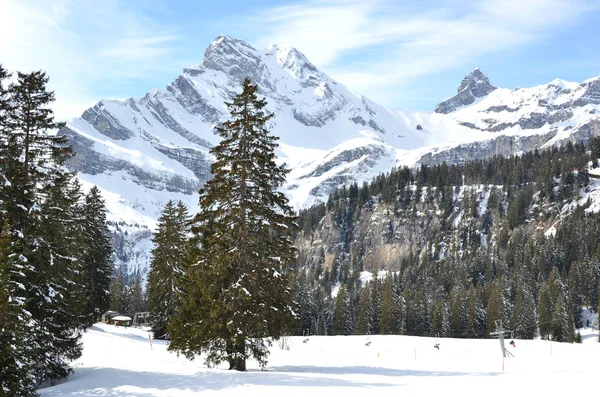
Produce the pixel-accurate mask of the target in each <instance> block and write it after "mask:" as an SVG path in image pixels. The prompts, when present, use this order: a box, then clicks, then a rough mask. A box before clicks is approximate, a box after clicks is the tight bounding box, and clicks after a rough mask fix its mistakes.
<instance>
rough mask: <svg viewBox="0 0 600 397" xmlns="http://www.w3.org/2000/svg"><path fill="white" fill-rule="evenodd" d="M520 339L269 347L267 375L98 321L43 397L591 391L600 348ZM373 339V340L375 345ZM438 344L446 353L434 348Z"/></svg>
mask: <svg viewBox="0 0 600 397" xmlns="http://www.w3.org/2000/svg"><path fill="white" fill-rule="evenodd" d="M582 336H583V343H582V344H566V343H556V342H549V341H541V340H515V342H516V346H515V347H511V346H510V345H508V343H507V346H508V348H509V351H510V352H511V353H512V354H513V355H514V357H510V358H506V359H505V360H504V368H503V360H502V355H501V352H500V347H499V343H498V341H497V340H493V339H487V340H470V339H443V338H440V339H436V338H423V337H410V336H395V335H389V336H371V337H365V336H311V337H310V338H308V341H307V342H306V343H303V342H302V340H303V339H304V338H302V337H290V338H289V339H288V342H289V346H290V349H289V350H282V349H280V348H279V347H278V345H277V344H274V345H273V347H272V348H271V356H270V359H269V366H268V368H267V371H260V370H259V367H258V365H257V363H256V362H254V361H250V362H249V363H248V371H247V372H243V373H240V372H235V371H228V370H226V368H225V367H224V366H222V367H219V368H213V369H209V368H206V367H205V366H204V365H203V364H202V362H203V361H202V359H201V358H198V359H196V360H194V361H187V360H186V359H185V358H183V357H177V356H176V355H175V354H172V353H169V352H167V351H166V348H167V343H166V342H163V341H153V343H152V348H151V347H150V343H149V340H148V332H146V331H143V330H141V329H134V328H123V327H118V328H117V327H114V326H112V325H105V324H97V325H95V326H94V327H92V328H91V329H90V330H88V331H87V332H86V334H85V335H84V337H83V343H84V349H83V356H82V357H81V358H80V359H79V360H77V362H76V363H75V373H74V375H72V376H71V377H69V378H68V379H67V380H66V381H65V382H64V383H61V384H59V385H56V386H53V387H49V388H45V389H41V390H40V393H41V395H42V397H55V396H71V397H81V396H89V397H99V396H111V397H112V396H123V397H150V396H157V397H166V396H177V397H179V396H182V397H185V396H232V395H247V396H261V397H267V396H277V397H280V396H299V395H309V396H331V395H334V396H363V397H364V396H365V393H371V394H372V395H377V396H399V395H403V396H446V395H450V396H483V395H485V396H511V395H523V393H525V392H526V391H529V392H531V393H533V394H534V395H544V396H570V395H593V394H594V386H593V385H594V380H595V379H596V376H597V374H598V357H599V356H600V343H598V342H597V338H598V335H597V331H595V330H592V329H584V330H582ZM369 342H370V343H369ZM437 342H439V343H440V349H439V350H436V349H434V348H433V345H434V344H435V343H437Z"/></svg>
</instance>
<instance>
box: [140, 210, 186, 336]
mask: <svg viewBox="0 0 600 397" xmlns="http://www.w3.org/2000/svg"><path fill="white" fill-rule="evenodd" d="M188 223H189V215H188V211H187V208H186V207H185V205H184V204H183V203H182V202H181V201H179V202H178V203H174V202H173V201H169V202H168V203H167V204H166V205H165V208H164V210H163V212H162V214H161V216H160V217H159V218H158V228H157V231H156V233H155V235H154V238H153V242H154V248H153V249H152V261H151V262H150V271H149V272H148V286H147V288H148V306H149V307H148V308H149V310H150V316H151V320H150V324H151V327H152V332H153V333H154V337H155V338H157V339H169V333H168V331H167V327H168V325H169V323H170V322H171V317H173V315H174V314H175V310H176V309H177V307H178V306H179V297H178V293H177V287H176V285H177V281H176V278H177V277H178V275H181V274H185V272H186V260H187V253H186V251H187V247H186V246H187V238H188V236H187V234H188V230H189V225H188Z"/></svg>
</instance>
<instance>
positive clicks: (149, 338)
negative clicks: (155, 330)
mask: <svg viewBox="0 0 600 397" xmlns="http://www.w3.org/2000/svg"><path fill="white" fill-rule="evenodd" d="M148 341H150V350H154V349H152V335H151V334H150V332H148Z"/></svg>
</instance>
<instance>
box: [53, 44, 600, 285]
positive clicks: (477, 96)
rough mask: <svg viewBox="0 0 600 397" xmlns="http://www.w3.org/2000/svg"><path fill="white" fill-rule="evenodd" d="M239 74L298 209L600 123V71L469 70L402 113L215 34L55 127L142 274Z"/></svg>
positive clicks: (283, 58)
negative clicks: (171, 74)
mask: <svg viewBox="0 0 600 397" xmlns="http://www.w3.org/2000/svg"><path fill="white" fill-rule="evenodd" d="M245 77H249V78H250V79H251V80H252V81H253V82H255V83H257V84H258V88H259V94H260V95H262V96H264V97H265V98H266V100H267V102H268V105H267V109H266V110H267V111H269V112H273V113H274V115H275V116H274V117H273V119H271V125H270V126H269V128H270V130H271V132H272V134H273V135H275V136H278V137H279V138H280V141H279V142H280V145H279V148H278V150H277V151H276V154H277V156H278V161H279V162H281V163H284V162H285V163H287V166H288V167H289V168H290V169H291V172H290V173H289V174H288V179H287V183H286V184H285V186H284V191H285V193H286V195H287V196H288V198H289V199H290V203H291V204H292V205H293V206H295V207H296V208H298V209H300V208H303V207H307V206H310V205H312V204H314V203H316V202H319V201H326V200H327V198H328V196H329V194H330V193H331V192H333V191H334V189H336V188H338V187H341V186H348V185H350V184H353V183H357V184H359V185H361V184H362V183H363V182H369V181H371V180H372V179H373V178H374V177H376V176H378V175H380V174H381V173H386V172H389V171H390V170H391V169H392V168H393V167H395V166H403V165H408V166H414V165H418V164H439V163H441V162H443V161H446V162H456V161H465V160H466V159H484V158H486V157H489V156H492V155H494V154H503V155H511V154H514V153H519V152H523V151H526V150H531V149H534V148H536V147H542V146H544V145H546V146H547V145H554V144H559V143H560V142H562V141H564V140H566V139H579V140H585V139H589V137H590V136H591V135H593V134H595V133H596V132H594V131H598V128H597V124H593V123H594V122H595V120H597V119H598V114H599V113H600V100H599V99H598V98H600V96H599V94H598V93H599V92H600V89H599V88H598V87H599V86H600V84H599V83H598V81H599V80H598V79H591V80H588V81H586V82H584V83H583V84H578V83H569V82H560V84H558V83H556V82H555V83H553V84H548V85H544V86H538V87H533V88H527V89H516V90H508V89H503V88H496V87H494V86H492V85H491V84H490V82H489V79H488V78H487V77H486V76H485V75H484V74H483V73H482V72H481V71H480V70H478V69H475V70H473V71H472V72H471V73H469V74H468V75H467V76H465V78H464V79H463V80H462V82H461V84H460V86H459V90H458V93H457V94H456V95H455V96H454V97H452V98H450V99H448V100H446V101H444V102H442V103H440V104H439V105H438V106H437V107H436V110H435V112H408V111H403V110H395V109H390V108H387V107H384V106H381V105H379V104H377V103H375V102H373V101H371V100H370V99H368V98H366V97H364V96H362V95H360V94H357V93H356V92H354V91H352V90H350V89H349V88H348V87H346V86H345V85H343V84H341V83H340V82H338V81H336V80H334V79H332V78H331V77H329V76H327V75H326V74H325V73H323V72H321V71H320V70H319V69H318V68H317V67H316V66H315V65H313V64H312V63H311V62H310V61H309V60H308V59H307V58H306V56H304V55H303V54H302V53H301V52H300V51H298V50H297V49H295V48H292V47H288V46H284V45H275V44H274V45H271V46H269V47H268V48H267V49H265V50H264V51H260V50H257V49H255V48H254V47H252V46H251V45H250V44H248V43H246V42H245V41H243V40H239V39H235V38H232V37H230V36H227V35H220V36H218V37H217V38H216V39H215V40H214V41H213V42H212V43H210V45H209V46H208V47H207V49H206V52H205V54H204V59H203V60H202V62H200V63H199V64H196V65H193V66H191V67H188V68H185V69H184V70H183V73H182V74H181V75H179V76H177V77H176V78H175V79H174V81H173V82H172V83H171V84H169V85H167V86H166V87H165V88H164V89H161V90H151V91H149V92H148V93H146V95H144V96H142V97H132V98H129V99H126V100H107V99H103V100H100V101H99V102H98V103H97V104H96V105H94V106H93V107H91V108H90V109H87V110H86V111H85V112H84V113H83V114H82V116H81V117H80V118H76V119H74V120H72V121H71V122H69V123H68V124H67V126H66V127H65V128H64V129H62V130H61V131H60V133H61V134H63V135H66V136H68V137H69V141H70V144H71V145H72V147H73V150H74V151H75V153H76V156H75V157H73V158H72V159H71V160H70V162H69V164H68V166H69V167H70V168H71V169H72V170H74V171H77V175H78V177H79V179H80V180H81V182H82V184H83V185H84V187H87V188H89V187H91V186H92V185H97V186H99V187H100V188H101V190H102V193H103V196H104V198H105V199H106V206H107V208H108V210H109V215H108V218H109V220H110V221H111V223H112V227H113V232H114V236H115V238H114V239H115V246H116V247H117V257H116V258H115V263H116V264H117V265H118V266H119V265H122V266H126V267H127V268H128V269H129V271H130V272H140V273H142V274H144V273H145V269H146V267H147V264H148V263H149V257H148V255H149V251H150V248H151V247H152V243H151V233H152V231H153V230H154V228H155V227H156V219H157V218H158V216H159V215H160V213H161V210H162V208H163V206H164V205H165V203H166V202H167V201H169V200H174V201H177V200H181V201H183V202H184V203H185V204H186V205H187V206H188V207H189V208H190V211H191V212H195V211H196V208H197V199H198V197H197V192H198V189H199V188H200V187H201V186H202V185H203V184H204V182H205V181H206V180H208V178H210V165H211V163H212V161H213V158H212V155H211V154H210V148H211V147H212V146H213V145H215V144H216V143H217V142H218V140H219V137H218V136H217V135H216V134H215V132H214V128H213V126H214V125H215V124H218V123H219V122H221V121H223V120H225V119H226V118H227V117H228V112H227V109H226V107H225V105H224V103H225V102H228V101H230V100H231V99H232V98H233V96H234V95H235V94H236V93H237V92H239V91H240V88H241V82H242V81H243V79H244V78H245Z"/></svg>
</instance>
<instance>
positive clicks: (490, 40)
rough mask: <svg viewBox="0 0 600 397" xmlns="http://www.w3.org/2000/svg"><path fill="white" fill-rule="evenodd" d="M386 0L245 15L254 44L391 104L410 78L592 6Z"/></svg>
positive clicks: (519, 43)
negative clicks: (253, 25)
mask: <svg viewBox="0 0 600 397" xmlns="http://www.w3.org/2000/svg"><path fill="white" fill-rule="evenodd" d="M396 3H399V2H393V1H384V0H379V1H370V2H365V1H362V0H330V1H325V2H323V1H319V2H317V1H307V2H301V3H297V4H295V5H291V6H284V7H275V8H270V9H264V10H262V11H260V12H259V13H258V14H257V15H255V16H252V17H250V20H251V21H257V20H260V21H262V23H263V25H261V26H266V28H264V30H263V31H262V32H261V33H260V34H258V35H257V36H258V38H257V41H258V43H259V44H260V45H266V44H267V43H269V42H277V43H280V44H289V45H292V46H295V47H297V48H298V49H300V50H301V51H303V52H304V53H305V54H306V55H307V57H308V58H309V59H311V60H312V61H313V62H315V63H316V64H317V66H319V67H321V68H324V69H325V70H326V71H327V72H328V73H329V74H330V75H332V76H333V77H335V78H337V79H338V80H340V81H342V82H343V83H345V84H348V85H350V86H351V87H353V88H355V89H357V90H358V91H360V92H361V93H364V94H365V95H367V96H370V97H372V98H373V99H376V100H379V101H382V102H388V103H389V102H390V101H393V98H394V97H395V96H397V95H398V92H400V91H401V89H402V87H403V86H404V85H406V84H408V83H409V82H410V81H412V80H414V79H415V78H419V77H423V76H428V75H433V74H436V73H440V72H443V71H447V70H450V69H453V68H456V67H459V66H470V67H471V66H475V63H476V62H477V60H480V59H482V57H484V56H487V55H492V54H498V53H501V52H511V51H514V50H516V49H519V48H521V47H523V46H525V45H528V44H531V43H535V42H536V41H538V40H542V39H545V38H547V37H548V35H550V34H552V33H553V32H556V31H559V30H560V29H561V28H565V27H568V26H572V25H574V24H575V23H576V21H577V20H578V19H580V18H581V17H583V16H584V15H585V14H586V13H587V12H589V11H591V10H597V9H598V6H599V5H598V4H597V2H594V1H591V0H590V1H585V0H581V1H563V0H528V1H522V0H485V1H460V2H459V1H444V2H437V3H435V4H424V5H422V6H420V7H407V6H401V5H400V6H399V5H397V4H396Z"/></svg>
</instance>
